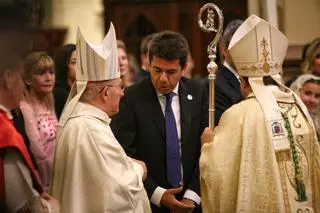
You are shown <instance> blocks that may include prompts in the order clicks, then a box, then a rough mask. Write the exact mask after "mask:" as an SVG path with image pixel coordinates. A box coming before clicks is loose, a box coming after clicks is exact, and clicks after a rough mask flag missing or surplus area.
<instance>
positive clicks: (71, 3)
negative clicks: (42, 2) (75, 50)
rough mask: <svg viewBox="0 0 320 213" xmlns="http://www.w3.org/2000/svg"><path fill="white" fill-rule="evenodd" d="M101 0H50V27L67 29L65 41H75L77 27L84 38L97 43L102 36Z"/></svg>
mask: <svg viewBox="0 0 320 213" xmlns="http://www.w3.org/2000/svg"><path fill="white" fill-rule="evenodd" d="M103 10H104V8H103V1H102V0H52V12H51V24H52V27H65V28H67V29H68V33H67V37H66V41H65V43H75V42H76V35H77V28H78V26H79V27H80V29H81V32H82V33H83V34H84V36H85V38H86V39H87V40H88V41H92V42H93V43H95V42H96V43H99V42H101V41H102V39H103V37H104V32H105V30H104V16H103Z"/></svg>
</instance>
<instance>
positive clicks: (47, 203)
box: [40, 192, 60, 213]
mask: <svg viewBox="0 0 320 213" xmlns="http://www.w3.org/2000/svg"><path fill="white" fill-rule="evenodd" d="M40 202H41V206H42V208H43V211H44V212H45V213H49V212H60V205H59V201H58V200H56V199H55V198H53V197H52V196H50V195H49V194H48V193H46V192H43V193H42V194H41V196H40Z"/></svg>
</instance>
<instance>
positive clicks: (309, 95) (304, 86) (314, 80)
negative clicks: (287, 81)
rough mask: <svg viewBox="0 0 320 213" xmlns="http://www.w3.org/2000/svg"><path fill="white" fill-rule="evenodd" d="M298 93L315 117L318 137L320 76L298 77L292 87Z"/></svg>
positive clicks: (306, 75)
mask: <svg viewBox="0 0 320 213" xmlns="http://www.w3.org/2000/svg"><path fill="white" fill-rule="evenodd" d="M290 88H291V89H292V90H293V91H294V92H295V93H296V94H298V95H299V96H300V98H301V100H302V101H303V103H304V104H305V105H306V107H307V108H308V111H309V113H310V115H311V117H312V119H313V122H314V125H315V127H316V131H317V134H318V138H319V136H320V107H319V106H320V77H317V76H315V75H311V74H304V75H301V76H299V77H298V78H297V80H296V81H294V82H293V83H292V85H291V87H290Z"/></svg>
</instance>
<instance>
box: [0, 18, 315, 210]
mask: <svg viewBox="0 0 320 213" xmlns="http://www.w3.org/2000/svg"><path fill="white" fill-rule="evenodd" d="M0 45H2V44H1V43H0ZM287 45H288V40H287V38H286V37H285V36H284V35H283V34H282V33H281V32H280V31H279V30H278V29H277V28H275V27H273V26H271V25H270V24H269V23H268V22H267V21H265V20H263V19H261V18H259V17H257V16H255V15H252V16H250V17H249V18H248V19H246V20H244V21H243V20H234V21H231V22H230V23H229V24H228V25H227V26H226V28H225V30H224V32H223V34H222V36H221V38H220V42H219V50H220V51H221V54H222V55H223V63H222V66H221V67H220V68H219V69H218V71H217V73H216V80H215V82H216V83H215V97H214V98H215V126H216V127H215V128H214V130H213V129H209V128H207V127H208V108H209V106H208V105H209V103H208V99H209V97H208V96H209V82H208V80H205V81H199V80H193V79H191V78H192V74H191V73H192V71H191V70H192V68H193V66H194V62H193V60H192V56H191V54H190V49H189V45H188V42H187V40H186V39H185V37H184V36H183V35H182V34H180V33H177V32H172V31H161V32H158V33H154V34H150V35H147V36H146V37H145V38H144V39H143V40H142V41H141V49H140V52H141V55H140V61H141V66H138V63H137V60H136V58H135V57H133V56H132V55H131V54H130V53H128V52H127V48H126V45H125V43H124V42H123V41H122V40H119V39H118V40H117V37H116V32H115V29H114V26H113V25H112V23H111V24H110V28H109V31H108V33H107V35H106V36H105V38H104V39H103V41H101V43H98V44H94V45H93V44H92V43H91V41H87V40H86V38H85V34H82V32H81V30H80V29H79V30H78V32H77V39H76V44H67V45H65V46H63V47H61V48H59V49H58V50H57V51H56V52H55V54H54V55H53V56H50V55H48V54H47V53H46V52H31V53H29V54H27V55H25V56H24V57H21V56H20V55H19V54H18V53H17V52H15V51H14V50H13V49H12V50H8V51H0V126H1V127H0V207H1V212H2V210H3V211H4V212H6V213H15V212H57V213H58V212H63V213H81V212H83V213H87V212H110V213H111V212H113V213H116V212H119V213H120V212H121V213H125V212H128V213H129V212H136V213H149V212H154V213H167V212H174V213H183V212H186V213H191V212H204V213H214V212H221V213H223V212H252V213H253V212H292V213H293V212H320V143H319V140H318V138H319V136H320V117H319V116H320V114H319V113H320V39H319V38H318V39H315V40H314V41H312V42H311V43H310V44H308V45H306V46H305V48H304V51H303V56H302V57H303V62H302V65H301V73H302V74H301V75H300V76H296V77H295V78H294V79H292V80H290V81H289V82H286V85H285V84H284V83H285V82H283V80H282V78H281V73H282V72H283V70H282V63H283V60H284V58H285V54H286V51H287Z"/></svg>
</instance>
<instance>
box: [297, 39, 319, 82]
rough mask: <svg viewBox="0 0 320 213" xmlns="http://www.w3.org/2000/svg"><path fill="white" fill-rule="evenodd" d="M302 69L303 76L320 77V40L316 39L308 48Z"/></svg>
mask: <svg viewBox="0 0 320 213" xmlns="http://www.w3.org/2000/svg"><path fill="white" fill-rule="evenodd" d="M301 68H302V73H303V74H313V75H316V76H320V38H316V39H314V40H313V41H312V42H311V43H310V44H309V45H308V46H307V49H306V52H305V58H304V60H303V62H302V64H301Z"/></svg>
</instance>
